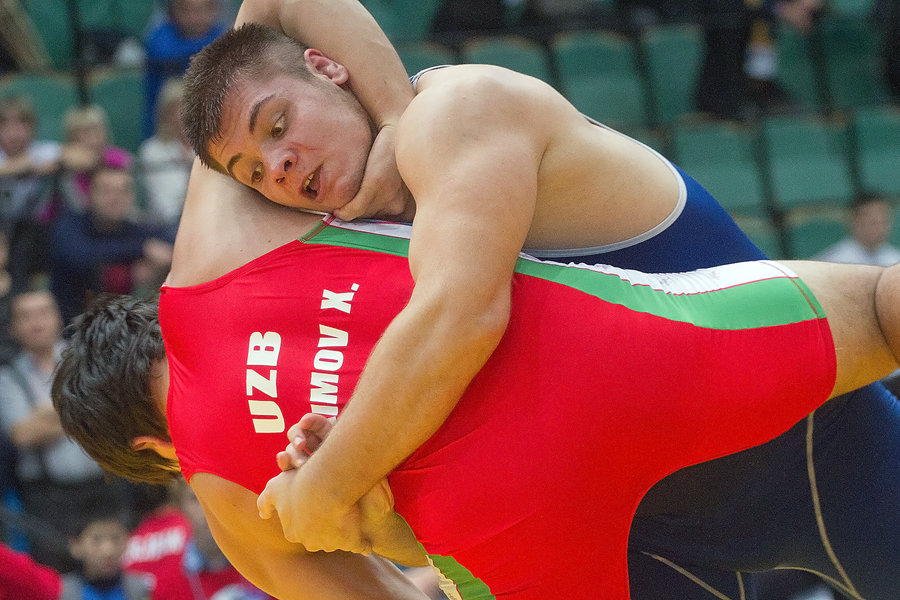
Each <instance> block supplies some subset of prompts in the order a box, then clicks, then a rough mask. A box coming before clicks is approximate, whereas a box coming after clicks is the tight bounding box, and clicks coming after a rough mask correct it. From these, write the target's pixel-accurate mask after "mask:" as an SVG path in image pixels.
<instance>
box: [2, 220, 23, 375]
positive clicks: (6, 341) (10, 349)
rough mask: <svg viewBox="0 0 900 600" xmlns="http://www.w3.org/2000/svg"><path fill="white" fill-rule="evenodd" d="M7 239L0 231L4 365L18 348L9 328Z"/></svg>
mask: <svg viewBox="0 0 900 600" xmlns="http://www.w3.org/2000/svg"><path fill="white" fill-rule="evenodd" d="M8 265H9V241H8V240H7V238H6V234H5V233H3V232H2V231H0V365H5V364H6V363H8V362H9V361H10V360H12V357H13V356H15V354H16V352H18V350H19V344H18V343H17V342H16V339H15V338H14V337H13V335H12V331H11V330H10V318H9V317H10V306H9V305H10V300H11V299H12V296H13V293H14V291H13V280H12V275H11V274H10V272H9V270H8Z"/></svg>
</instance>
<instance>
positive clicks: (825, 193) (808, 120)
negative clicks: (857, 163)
mask: <svg viewBox="0 0 900 600" xmlns="http://www.w3.org/2000/svg"><path fill="white" fill-rule="evenodd" d="M761 127H762V140H763V149H764V155H765V157H766V160H767V162H768V175H769V178H770V182H771V185H772V195H773V200H774V202H775V204H776V206H777V207H778V208H779V209H781V210H785V211H791V210H793V209H796V208H798V207H802V206H807V205H812V204H820V205H837V206H846V205H847V204H848V203H849V201H850V199H851V198H852V197H853V196H854V195H855V191H856V190H855V186H854V185H853V180H852V178H851V174H850V160H849V155H848V151H847V143H846V136H845V132H844V131H843V130H842V129H841V128H840V127H839V126H836V125H832V124H830V123H827V122H826V121H825V120H824V119H822V118H821V117H819V116H816V115H807V116H803V117H799V116H797V117H768V118H766V119H764V120H763V123H762V126H761Z"/></svg>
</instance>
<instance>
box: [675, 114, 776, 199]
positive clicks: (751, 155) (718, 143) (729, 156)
mask: <svg viewBox="0 0 900 600" xmlns="http://www.w3.org/2000/svg"><path fill="white" fill-rule="evenodd" d="M672 146H673V153H674V157H675V160H676V161H677V163H678V164H679V166H681V167H682V168H684V170H685V171H686V172H687V173H688V174H690V175H691V176H692V177H693V178H694V179H696V180H697V181H698V182H700V183H701V184H702V185H703V186H704V187H705V188H706V189H707V190H709V192H710V193H711V194H712V195H713V196H714V197H715V198H716V199H717V200H718V201H719V203H720V204H721V205H722V206H723V207H724V208H725V210H727V211H728V212H729V213H731V214H732V215H748V216H764V215H766V214H767V213H768V209H767V206H766V196H765V187H764V180H763V173H762V170H761V168H760V166H759V161H758V160H757V155H756V135H755V132H754V131H753V130H752V129H750V128H748V127H744V126H741V125H738V124H735V123H726V122H722V121H710V122H703V123H694V124H691V123H684V122H682V123H678V124H676V125H675V126H674V127H673V129H672Z"/></svg>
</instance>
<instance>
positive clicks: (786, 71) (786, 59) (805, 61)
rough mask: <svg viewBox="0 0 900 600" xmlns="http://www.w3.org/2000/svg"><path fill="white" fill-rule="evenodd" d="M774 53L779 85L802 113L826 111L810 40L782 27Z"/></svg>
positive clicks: (788, 28) (821, 85)
mask: <svg viewBox="0 0 900 600" xmlns="http://www.w3.org/2000/svg"><path fill="white" fill-rule="evenodd" d="M775 49H776V53H777V61H778V72H777V82H778V85H779V86H780V87H781V88H782V89H783V90H784V91H785V92H787V93H788V95H789V96H790V98H791V100H792V101H793V102H794V103H796V105H797V107H798V108H800V109H801V110H805V111H809V112H813V111H822V110H824V108H825V106H826V104H825V102H824V101H823V96H824V89H823V85H824V82H822V81H821V79H820V77H819V70H818V69H817V67H816V62H815V60H814V59H813V56H815V53H814V51H813V48H812V46H811V44H810V40H809V37H808V36H806V35H804V34H801V33H799V32H798V31H796V30H795V29H792V28H790V27H783V28H781V29H780V30H779V31H778V42H777V43H776V44H775Z"/></svg>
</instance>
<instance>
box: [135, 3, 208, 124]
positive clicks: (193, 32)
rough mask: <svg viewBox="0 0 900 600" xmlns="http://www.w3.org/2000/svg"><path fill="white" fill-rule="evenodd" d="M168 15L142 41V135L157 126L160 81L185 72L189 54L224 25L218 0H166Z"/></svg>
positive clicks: (162, 81) (161, 83)
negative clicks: (143, 56)
mask: <svg viewBox="0 0 900 600" xmlns="http://www.w3.org/2000/svg"><path fill="white" fill-rule="evenodd" d="M166 1H167V4H166V6H167V9H168V18H167V19H166V21H165V22H164V23H162V24H160V25H159V26H158V27H156V28H155V29H153V30H152V31H151V32H150V33H149V34H148V35H147V40H146V44H145V49H146V59H145V61H146V62H145V79H144V93H145V95H146V99H147V106H146V110H145V112H144V137H150V136H151V135H153V132H154V131H155V129H156V115H157V110H156V102H157V99H158V98H159V92H160V90H161V89H162V86H163V83H164V82H165V81H166V80H167V79H169V78H171V77H178V76H180V75H181V74H183V73H184V71H185V70H186V69H187V67H188V63H189V62H190V57H191V56H192V55H193V54H194V53H196V52H198V51H199V50H200V49H201V48H203V47H204V46H206V45H207V44H208V43H210V42H211V41H213V40H214V39H215V38H217V37H218V36H219V35H220V34H221V33H222V32H223V31H225V29H226V25H225V23H224V21H223V20H222V6H221V0H166Z"/></svg>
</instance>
